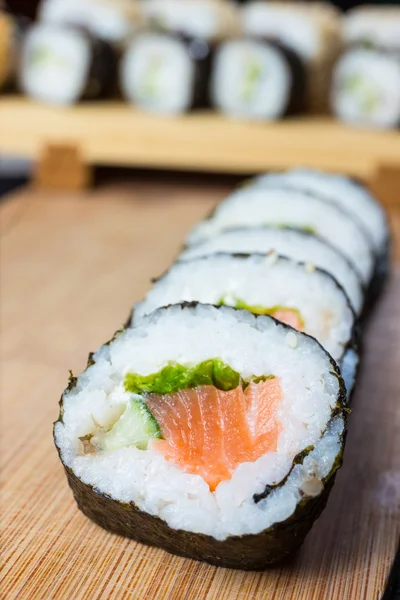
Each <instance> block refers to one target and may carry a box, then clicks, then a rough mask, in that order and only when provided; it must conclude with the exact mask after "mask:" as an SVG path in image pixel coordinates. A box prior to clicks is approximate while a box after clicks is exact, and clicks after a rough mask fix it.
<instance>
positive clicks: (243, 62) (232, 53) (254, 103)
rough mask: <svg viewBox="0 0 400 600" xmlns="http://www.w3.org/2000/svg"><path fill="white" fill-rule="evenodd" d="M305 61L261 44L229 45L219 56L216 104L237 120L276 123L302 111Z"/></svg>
mask: <svg viewBox="0 0 400 600" xmlns="http://www.w3.org/2000/svg"><path fill="white" fill-rule="evenodd" d="M302 71H303V67H302V64H301V60H300V59H298V57H297V56H295V55H294V53H293V52H292V51H289V50H288V49H285V48H283V47H282V46H280V45H277V44H274V43H270V42H267V41H261V40H252V39H250V38H249V39H238V40H231V41H227V42H225V43H224V44H222V45H221V46H220V48H219V49H218V50H217V52H216V56H215V60H214V66H213V73H212V79H211V98H212V101H213V104H214V105H215V106H216V107H217V108H218V109H219V110H221V111H222V112H224V113H226V114H227V115H230V116H234V117H246V118H250V119H262V120H273V119H278V118H280V117H283V116H285V115H286V114H289V113H291V112H297V110H300V107H301V105H302V100H303V98H304V89H303V86H302V83H301V80H302V79H303V72H302Z"/></svg>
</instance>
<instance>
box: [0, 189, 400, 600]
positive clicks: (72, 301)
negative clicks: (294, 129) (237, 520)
mask: <svg viewBox="0 0 400 600" xmlns="http://www.w3.org/2000/svg"><path fill="white" fill-rule="evenodd" d="M226 191H227V187H226V185H225V184H221V185H219V184H216V183H215V182H214V183H212V184H210V183H207V180H204V179H200V178H199V179H198V180H196V181H194V180H193V181H191V182H190V183H186V184H182V185H178V184H174V183H172V182H171V180H170V179H169V180H168V182H165V181H164V182H163V181H145V180H141V181H137V182H133V183H130V184H129V185H126V186H118V187H108V188H107V187H105V188H101V189H99V190H97V191H94V192H91V193H86V194H81V195H76V194H75V195H73V196H61V195H58V196H57V197H44V196H43V194H39V193H34V192H32V191H29V190H27V191H23V192H19V193H17V194H16V195H14V196H13V197H10V198H9V199H8V200H7V201H5V202H3V204H2V205H1V206H0V216H1V255H0V256H1V281H0V284H1V361H2V372H1V380H0V381H1V420H0V423H1V448H0V456H1V461H2V473H1V476H2V495H1V502H2V550H3V557H2V558H3V561H2V580H1V587H0V597H1V598H2V599H5V600H12V599H15V600H17V599H18V600H21V599H22V600H28V599H29V600H31V599H34V600H36V599H38V600H50V599H57V600H59V599H60V600H64V599H65V600H78V599H85V600H94V599H96V600H100V599H114V600H115V599H118V600H119V599H138V600H153V599H156V600H159V599H162V600H163V599H165V600H203V599H206V600H256V599H266V598H268V599H274V600H299V599H301V600H378V599H379V598H380V597H381V596H382V592H383V590H384V588H385V584H386V581H387V577H388V574H389V571H390V568H391V564H392V561H393V558H394V555H395V551H396V544H397V541H398V537H399V533H400V403H399V400H400V381H399V366H400V302H399V300H400V271H399V268H398V267H395V268H394V272H393V277H392V280H391V282H390V284H389V285H388V287H387V290H386V293H385V295H384V297H383V298H382V301H381V302H380V305H379V307H378V308H377V310H376V312H375V314H374V315H373V318H372V320H371V322H370V324H369V327H368V331H367V332H366V352H365V356H364V360H363V369H362V374H361V378H360V381H359V385H358V390H357V394H356V397H355V401H354V407H353V413H352V415H351V417H350V425H349V436H348V443H347V448H346V452H345V464H344V467H343V468H342V470H341V471H340V473H339V475H338V478H337V482H336V485H335V488H334V490H333V493H332V495H331V497H330V500H329V503H328V506H327V509H326V510H325V512H324V514H323V515H322V517H321V518H320V519H319V520H318V521H317V523H316V524H315V526H314V527H313V529H312V532H311V534H310V535H309V537H308V538H307V541H306V543H305V545H304V546H303V548H302V550H301V552H300V553H299V554H298V555H297V557H296V558H295V560H294V561H293V562H292V563H291V564H289V565H286V566H285V567H280V568H275V569H271V570H269V571H266V572H265V573H245V572H240V571H230V570H227V569H219V568H216V567H211V566H208V565H205V564H201V563H197V562H196V561H189V560H185V559H182V558H178V557H175V556H171V555H169V554H167V553H165V552H163V551H160V550H158V549H155V548H149V547H145V546H141V545H139V544H136V543H134V542H132V541H128V540H126V539H123V538H119V537H117V536H114V535H111V534H108V533H106V532H105V531H103V530H101V529H100V528H98V527H96V526H95V525H94V524H92V523H91V522H90V521H88V520H87V519H86V518H85V517H84V516H83V515H82V514H81V513H80V512H79V511H78V510H77V508H76V506H75V503H74V501H73V498H72V495H71V492H70V490H69V488H68V487H67V482H66V479H65V476H64V472H63V469H62V467H61V464H60V462H59V460H58V457H57V454H56V451H55V448H54V446H53V441H52V422H53V421H54V420H55V419H56V417H57V412H58V405H57V402H58V398H59V396H60V393H61V391H62V389H63V387H64V386H65V383H66V380H67V376H68V369H69V368H72V369H73V370H74V371H76V372H79V371H80V370H81V369H82V368H83V367H84V365H85V358H86V355H87V353H88V351H89V350H94V349H96V348H97V347H98V346H99V345H100V344H101V343H102V342H103V341H104V340H106V339H108V338H109V337H110V335H111V334H112V332H113V331H114V330H115V329H117V328H118V327H119V325H120V324H121V323H122V322H123V321H124V319H125V317H126V315H127V313H128V311H129V309H130V306H131V303H132V302H133V301H135V300H138V299H139V298H140V297H141V296H142V294H143V293H144V292H145V290H146V289H147V288H148V287H149V279H150V277H151V276H153V275H157V274H159V273H160V272H161V271H162V270H163V269H165V268H166V267H167V266H168V264H169V263H170V262H171V260H172V259H173V257H174V256H175V255H176V253H177V251H178V248H179V245H180V243H181V240H182V239H183V236H184V234H185V232H186V231H187V230H188V228H189V227H190V226H191V225H192V224H193V223H194V222H195V221H196V220H197V219H199V218H200V217H201V216H203V215H204V214H205V213H206V212H207V211H208V210H209V209H210V208H211V207H212V206H213V205H214V204H215V202H216V201H217V200H218V199H220V198H222V197H223V195H224V193H225V192H226ZM392 219H393V224H394V227H395V228H396V229H397V239H399V235H398V234H399V233H400V216H399V214H396V213H393V215H392ZM396 252H397V261H398V259H399V254H398V251H396Z"/></svg>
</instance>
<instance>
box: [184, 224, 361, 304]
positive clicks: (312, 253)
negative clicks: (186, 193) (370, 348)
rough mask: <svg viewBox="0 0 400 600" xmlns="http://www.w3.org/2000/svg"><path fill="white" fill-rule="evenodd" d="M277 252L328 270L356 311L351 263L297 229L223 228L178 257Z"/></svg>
mask: <svg viewBox="0 0 400 600" xmlns="http://www.w3.org/2000/svg"><path fill="white" fill-rule="evenodd" d="M270 250H275V251H276V252H277V253H278V254H281V255H282V256H286V257H288V258H292V259H294V260H298V261H300V262H303V263H307V264H308V265H309V266H310V268H312V265H315V266H316V267H319V268H320V269H323V270H324V271H327V272H328V273H330V274H331V275H333V277H334V278H335V279H336V280H337V282H338V283H339V284H340V285H341V286H342V287H343V289H344V290H345V292H346V294H347V296H348V297H349V300H350V303H351V305H352V307H353V309H354V310H355V312H356V313H357V314H360V313H361V310H362V307H363V302H364V287H363V285H362V283H361V279H360V277H359V275H358V274H357V272H356V270H355V269H354V267H353V266H352V265H351V263H350V262H349V261H348V260H347V258H346V257H345V256H344V254H342V252H341V251H340V250H338V249H337V248H334V247H333V246H331V245H330V244H328V242H326V241H325V240H322V239H321V238H319V237H318V236H316V235H312V234H310V233H306V232H305V231H301V230H299V229H289V228H280V227H249V228H237V229H231V230H226V231H222V232H221V233H220V234H219V235H216V236H213V237H211V238H209V239H207V240H205V241H204V242H200V243H198V244H194V245H192V246H189V247H188V248H186V249H185V250H184V251H183V252H182V253H181V254H180V256H179V257H178V260H180V261H185V260H191V259H193V258H197V257H200V256H209V255H210V254H214V253H216V252H227V253H232V254H233V253H245V254H252V253H264V254H266V253H267V252H269V251H270Z"/></svg>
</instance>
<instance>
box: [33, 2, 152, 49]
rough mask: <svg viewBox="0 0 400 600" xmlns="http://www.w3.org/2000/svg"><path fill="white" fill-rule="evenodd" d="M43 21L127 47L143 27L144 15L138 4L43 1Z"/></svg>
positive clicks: (41, 10) (41, 17)
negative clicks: (129, 41) (82, 31)
mask: <svg viewBox="0 0 400 600" xmlns="http://www.w3.org/2000/svg"><path fill="white" fill-rule="evenodd" d="M39 19H40V20H41V21H42V22H45V23H50V24H52V25H60V26H66V25H67V26H73V27H80V28H83V29H85V30H86V31H88V32H90V33H91V35H92V36H93V37H96V38H99V39H101V40H104V41H105V42H108V43H110V44H113V45H114V44H116V45H123V44H124V43H125V42H127V41H128V40H129V39H130V38H131V37H132V35H133V34H134V32H135V31H137V29H138V28H139V27H140V26H141V24H142V13H141V10H140V6H139V3H138V2H136V1H135V0H67V1H66V0H43V1H42V3H41V5H40V10H39Z"/></svg>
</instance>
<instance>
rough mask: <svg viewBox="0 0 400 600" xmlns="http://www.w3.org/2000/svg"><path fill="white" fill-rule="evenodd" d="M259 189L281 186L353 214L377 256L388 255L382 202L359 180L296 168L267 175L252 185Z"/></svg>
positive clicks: (336, 174)
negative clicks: (305, 193)
mask: <svg viewBox="0 0 400 600" xmlns="http://www.w3.org/2000/svg"><path fill="white" fill-rule="evenodd" d="M249 184H250V185H254V186H257V187H261V188H263V187H268V186H270V185H271V186H273V187H276V186H279V187H281V186H282V187H284V188H287V189H295V190H302V191H304V192H308V193H310V194H314V195H316V196H320V197H321V198H324V199H326V200H329V201H331V202H334V203H335V204H337V206H339V207H342V208H344V209H345V210H346V211H348V212H349V213H351V215H352V216H353V218H354V219H357V220H359V221H360V223H361V225H362V226H363V227H364V229H365V230H366V232H367V233H368V237H369V239H370V244H371V247H372V248H373V250H374V252H376V253H377V254H382V253H384V252H385V250H386V247H387V245H388V240H389V228H388V223H387V218H386V214H385V211H384V210H383V207H382V205H381V204H380V202H379V201H378V200H377V198H375V197H374V196H373V195H372V194H371V192H369V191H368V189H367V188H366V187H365V186H364V185H362V184H361V183H360V182H359V181H356V180H354V179H352V178H351V177H346V176H345V175H339V174H338V173H325V172H323V171H317V170H315V169H303V168H296V169H291V170H289V171H284V172H282V173H267V174H265V175H261V176H259V177H256V178H255V179H254V180H252V181H250V182H249Z"/></svg>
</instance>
